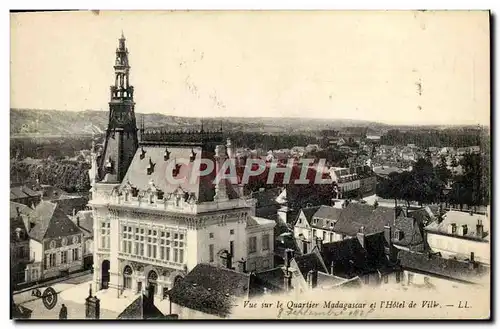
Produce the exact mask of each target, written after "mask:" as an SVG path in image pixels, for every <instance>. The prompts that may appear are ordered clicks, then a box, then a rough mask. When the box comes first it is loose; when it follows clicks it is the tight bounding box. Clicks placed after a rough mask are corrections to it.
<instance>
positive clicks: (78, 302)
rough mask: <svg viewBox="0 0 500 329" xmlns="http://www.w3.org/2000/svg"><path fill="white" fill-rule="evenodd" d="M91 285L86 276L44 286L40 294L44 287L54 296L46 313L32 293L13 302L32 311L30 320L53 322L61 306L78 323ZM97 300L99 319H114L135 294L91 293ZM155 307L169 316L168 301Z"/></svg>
mask: <svg viewBox="0 0 500 329" xmlns="http://www.w3.org/2000/svg"><path fill="white" fill-rule="evenodd" d="M91 283H92V274H86V275H83V276H80V277H75V278H69V279H67V280H65V281H60V282H56V283H54V284H52V285H50V284H44V286H43V287H41V288H40V291H42V292H43V291H44V290H45V289H46V288H47V287H49V286H50V287H52V288H53V289H54V290H55V291H56V293H57V304H56V306H55V307H54V308H53V309H51V310H48V309H47V308H46V307H45V305H44V304H43V301H42V299H41V298H39V297H36V296H32V291H33V289H31V290H27V291H23V292H21V293H17V294H15V295H14V296H13V298H14V303H16V304H17V305H22V306H23V307H25V308H28V309H29V310H31V311H32V313H31V319H34V320H38V319H43V320H46V319H47V320H54V319H59V311H60V310H61V306H62V304H64V305H65V306H66V308H67V310H68V319H73V320H80V319H85V299H86V298H87V297H88V294H89V284H91ZM94 295H95V296H97V298H99V300H100V305H101V311H100V312H101V317H100V318H101V319H116V318H117V317H118V315H120V313H122V312H123V311H124V310H125V308H127V306H129V305H130V304H131V303H132V302H133V301H134V300H135V299H136V298H137V297H138V296H140V295H139V294H136V293H133V292H131V291H125V292H124V293H123V294H120V295H118V293H117V291H116V290H114V289H107V290H100V291H98V292H97V293H95V292H94ZM155 305H156V307H157V308H158V309H159V310H160V311H161V312H162V313H163V314H169V313H170V303H169V301H168V299H161V298H158V297H156V298H155Z"/></svg>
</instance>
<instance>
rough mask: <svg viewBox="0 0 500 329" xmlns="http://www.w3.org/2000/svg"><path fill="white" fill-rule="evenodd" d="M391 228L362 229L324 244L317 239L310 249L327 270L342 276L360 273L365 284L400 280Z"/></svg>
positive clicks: (358, 275)
mask: <svg viewBox="0 0 500 329" xmlns="http://www.w3.org/2000/svg"><path fill="white" fill-rule="evenodd" d="M391 237H392V233H391V228H390V227H389V226H386V227H385V228H384V232H380V233H374V234H365V232H364V230H363V229H361V230H360V231H359V232H358V233H357V235H356V237H355V238H353V239H345V240H341V241H336V242H329V243H325V244H323V243H322V242H321V239H318V240H317V244H316V246H315V247H314V248H313V251H312V252H313V253H316V254H318V255H320V256H321V257H320V259H321V261H322V265H323V266H324V267H325V268H326V269H327V273H328V274H330V275H332V276H336V277H339V278H343V279H353V278H356V277H359V278H360V279H361V280H362V282H363V283H364V285H378V284H381V283H389V282H392V281H394V282H396V283H398V282H399V281H400V273H401V271H400V267H399V266H398V263H397V259H396V256H397V250H396V249H395V248H394V247H393V245H392V242H391Z"/></svg>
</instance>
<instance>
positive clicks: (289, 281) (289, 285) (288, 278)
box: [285, 268, 292, 292]
mask: <svg viewBox="0 0 500 329" xmlns="http://www.w3.org/2000/svg"><path fill="white" fill-rule="evenodd" d="M291 288H292V274H291V273H290V272H289V271H288V268H287V269H286V270H285V291H286V292H289V291H290V289H291Z"/></svg>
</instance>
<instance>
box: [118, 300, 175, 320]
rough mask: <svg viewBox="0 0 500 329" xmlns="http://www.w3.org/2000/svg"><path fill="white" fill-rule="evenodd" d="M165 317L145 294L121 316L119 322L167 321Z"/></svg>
mask: <svg viewBox="0 0 500 329" xmlns="http://www.w3.org/2000/svg"><path fill="white" fill-rule="evenodd" d="M165 318H166V317H165V315H164V314H163V313H162V312H161V311H160V310H159V309H158V308H157V307H156V306H155V305H154V303H153V302H150V301H149V300H148V297H147V296H146V295H144V294H141V295H140V296H138V297H137V298H136V299H135V300H134V301H133V302H132V303H131V304H130V305H129V306H127V308H126V309H125V310H123V312H122V313H120V315H118V318H117V319H118V320H137V319H145V320H146V319H165Z"/></svg>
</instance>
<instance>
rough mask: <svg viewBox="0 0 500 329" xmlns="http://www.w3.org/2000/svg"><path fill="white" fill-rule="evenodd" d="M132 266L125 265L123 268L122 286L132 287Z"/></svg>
mask: <svg viewBox="0 0 500 329" xmlns="http://www.w3.org/2000/svg"><path fill="white" fill-rule="evenodd" d="M132 273H133V271H132V268H131V267H130V266H128V265H127V266H125V268H124V269H123V288H124V289H132Z"/></svg>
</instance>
